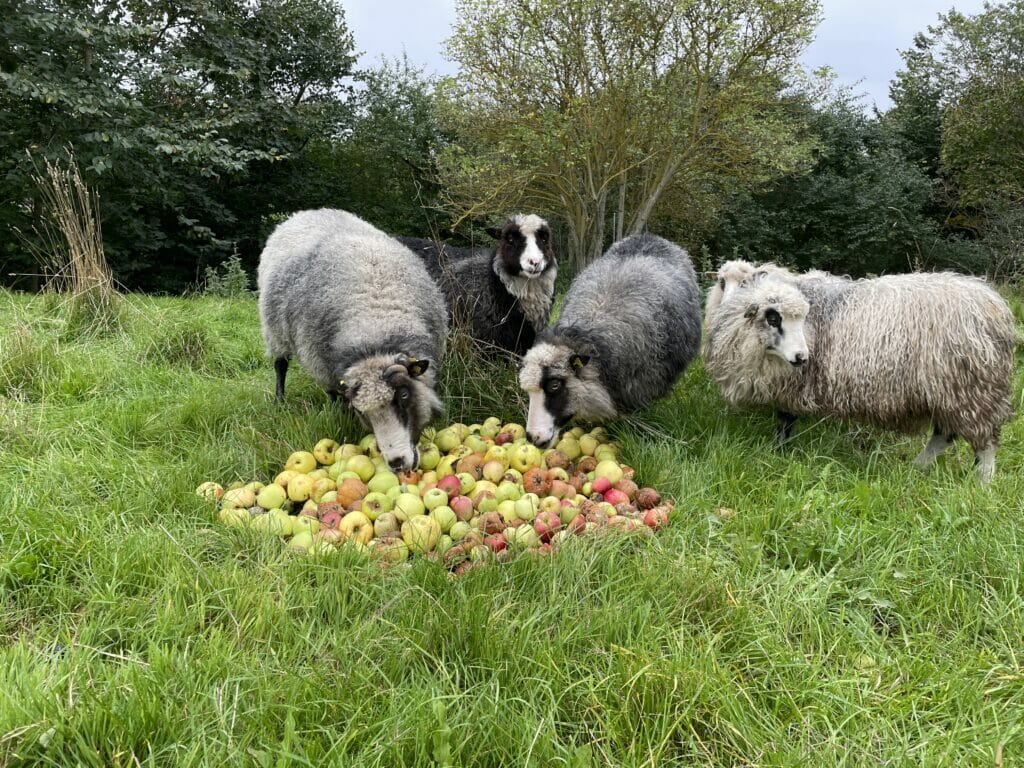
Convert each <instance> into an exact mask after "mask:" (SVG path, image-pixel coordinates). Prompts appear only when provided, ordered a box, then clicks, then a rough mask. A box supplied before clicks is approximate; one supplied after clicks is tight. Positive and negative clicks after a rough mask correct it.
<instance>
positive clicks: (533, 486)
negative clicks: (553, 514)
mask: <svg viewBox="0 0 1024 768" xmlns="http://www.w3.org/2000/svg"><path fill="white" fill-rule="evenodd" d="M550 489H551V481H550V480H548V473H547V470H546V469H541V468H540V467H531V468H530V469H528V470H526V471H525V472H523V490H525V491H526V492H527V493H536V494H537V495H538V496H542V497H543V496H547V495H548V491H549V490H550Z"/></svg>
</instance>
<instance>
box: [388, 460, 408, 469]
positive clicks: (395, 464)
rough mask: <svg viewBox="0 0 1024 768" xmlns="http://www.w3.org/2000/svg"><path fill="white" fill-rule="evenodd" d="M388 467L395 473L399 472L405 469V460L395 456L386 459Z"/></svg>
mask: <svg viewBox="0 0 1024 768" xmlns="http://www.w3.org/2000/svg"><path fill="white" fill-rule="evenodd" d="M388 466H390V467H391V468H392V469H393V470H395V472H399V471H400V470H402V469H403V468H404V467H405V459H403V458H402V457H401V456H396V457H395V458H393V459H388Z"/></svg>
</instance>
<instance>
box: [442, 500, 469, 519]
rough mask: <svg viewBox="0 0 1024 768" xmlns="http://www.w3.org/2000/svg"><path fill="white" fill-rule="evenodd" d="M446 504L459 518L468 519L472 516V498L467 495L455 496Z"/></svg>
mask: <svg viewBox="0 0 1024 768" xmlns="http://www.w3.org/2000/svg"><path fill="white" fill-rule="evenodd" d="M448 506H449V507H451V508H452V510H453V511H454V512H455V516H456V517H458V518H459V520H470V519H471V518H472V517H473V500H472V499H471V498H469V497H468V496H455V497H453V498H452V499H450V500H449V502H448Z"/></svg>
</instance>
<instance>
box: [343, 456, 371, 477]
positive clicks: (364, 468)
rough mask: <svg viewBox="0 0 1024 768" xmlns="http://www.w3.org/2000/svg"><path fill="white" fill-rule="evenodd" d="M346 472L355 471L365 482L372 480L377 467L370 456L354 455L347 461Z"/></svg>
mask: <svg viewBox="0 0 1024 768" xmlns="http://www.w3.org/2000/svg"><path fill="white" fill-rule="evenodd" d="M345 471H346V472H355V473H356V474H357V475H359V479H360V480H362V481H363V482H364V483H368V482H370V479H371V478H372V477H373V473H374V471H375V467H374V466H373V462H372V461H371V460H370V458H369V457H368V456H353V457H352V458H351V459H349V460H348V461H347V462H346V463H345Z"/></svg>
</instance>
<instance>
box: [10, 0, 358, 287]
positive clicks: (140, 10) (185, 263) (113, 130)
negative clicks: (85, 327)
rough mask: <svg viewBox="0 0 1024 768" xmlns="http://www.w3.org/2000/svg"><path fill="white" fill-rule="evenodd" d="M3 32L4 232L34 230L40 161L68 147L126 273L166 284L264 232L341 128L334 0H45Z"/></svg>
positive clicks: (347, 50) (118, 267) (20, 264)
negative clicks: (295, 181)
mask: <svg viewBox="0 0 1024 768" xmlns="http://www.w3.org/2000/svg"><path fill="white" fill-rule="evenodd" d="M0 37H2V38H3V39H4V40H5V42H6V43H7V44H6V45H5V47H4V48H3V50H2V52H0V179H2V180H3V181H2V182H0V184H2V195H0V196H2V197H3V198H4V199H5V200H11V201H13V204H12V205H7V206H4V208H3V210H2V212H0V216H2V219H0V227H2V228H3V229H4V230H10V229H12V228H14V227H17V228H19V229H21V230H23V231H26V232H27V231H30V230H31V223H32V221H33V216H37V215H38V205H37V203H36V198H35V196H34V192H33V189H32V186H31V184H30V181H29V178H28V177H29V174H30V171H31V168H32V165H31V161H30V157H29V154H31V155H32V156H33V157H35V156H42V157H45V158H49V159H55V158H58V157H59V156H61V154H62V153H63V151H64V147H66V146H68V145H70V146H72V147H73V148H74V151H75V153H76V155H77V157H78V160H79V162H80V164H81V166H82V167H83V172H84V173H85V175H86V180H87V182H88V183H89V184H90V185H92V186H95V187H96V188H97V189H98V190H99V194H100V200H101V207H102V218H103V228H104V236H105V244H106V246H107V248H106V250H107V256H108V260H109V261H110V264H111V267H112V268H113V271H114V275H115V277H116V278H117V279H118V280H119V281H120V282H122V283H123V284H126V285H128V286H129V287H132V286H146V287H150V288H156V287H160V288H164V289H166V290H181V289H183V288H185V287H186V286H187V285H188V284H189V283H194V282H195V281H196V279H197V278H198V276H199V274H200V271H201V270H200V268H201V266H202V264H203V263H204V262H205V261H207V260H219V257H220V256H222V255H223V254H224V253H226V252H227V250H228V248H229V244H230V242H231V241H238V240H240V239H241V238H240V237H239V236H238V235H239V233H240V232H245V233H248V232H250V231H252V230H253V229H255V227H254V226H253V224H254V222H258V221H259V217H260V215H261V214H262V213H264V212H266V209H267V201H266V199H265V197H264V195H265V193H264V192H263V191H262V190H263V189H264V188H265V186H266V185H269V186H270V187H271V188H273V186H274V181H275V176H276V174H277V173H278V172H279V170H280V169H283V168H285V167H287V165H288V164H289V162H291V161H292V160H293V159H294V158H295V157H297V156H300V155H301V154H302V153H303V151H304V148H305V146H306V145H307V144H308V142H310V141H311V140H314V139H317V138H323V137H325V136H327V135H329V134H330V133H332V132H333V131H334V130H336V126H337V124H338V122H339V121H340V120H342V119H343V116H344V106H343V104H342V102H341V101H340V100H339V98H340V96H341V95H342V94H343V92H344V87H343V78H345V77H346V76H347V75H348V74H349V73H350V69H351V65H352V62H353V58H352V47H353V43H352V39H351V36H350V35H349V34H348V32H347V29H346V28H345V24H344V20H343V17H342V15H341V11H340V9H339V8H338V7H337V6H335V5H334V4H333V3H332V2H330V0H301V2H284V0H261V1H260V2H256V3H243V2H240V1H238V0H234V1H229V2H217V1H215V0H199V1H198V2H194V3H186V4H182V3H170V2H166V0H137V1H133V2H128V3H108V4H101V5H98V6H97V5H95V4H93V3H85V2H80V1H78V0H76V1H74V2H59V3H58V2H52V0H43V1H42V2H36V3H19V4H15V5H14V7H13V8H10V9H9V10H5V12H4V13H3V15H2V19H0ZM26 153H28V154H26ZM4 240H5V241H7V240H10V238H5V239H4ZM0 260H2V261H3V265H2V266H3V271H4V273H7V272H11V271H19V272H32V271H35V270H33V269H32V268H31V265H30V264H26V263H25V262H26V260H25V257H24V254H21V253H19V252H16V251H13V250H10V249H8V250H7V251H6V252H4V253H2V254H0Z"/></svg>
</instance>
